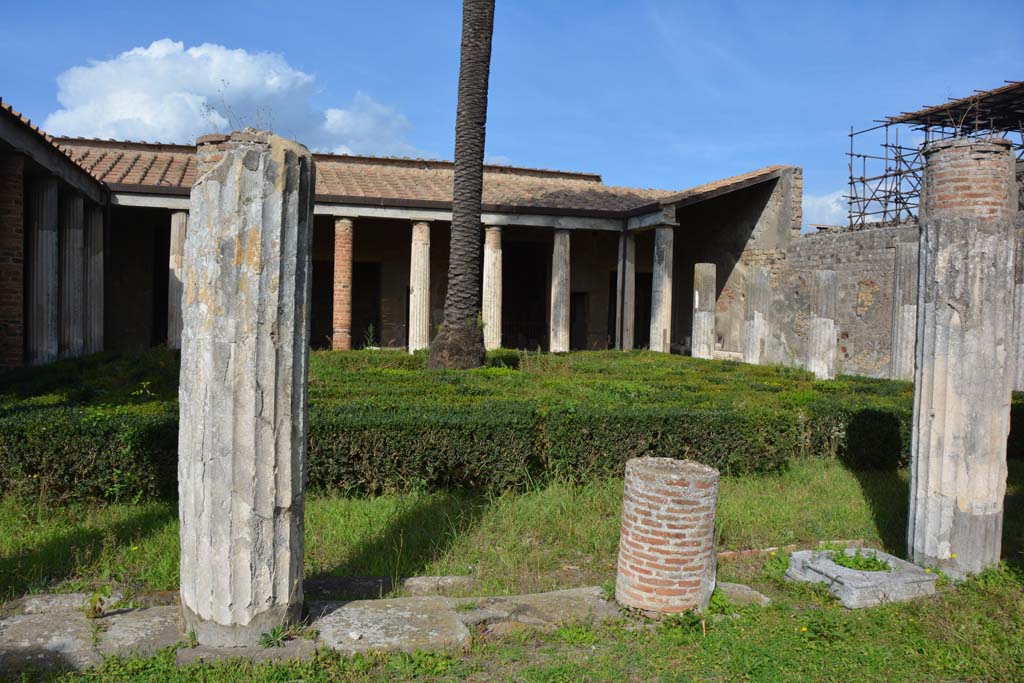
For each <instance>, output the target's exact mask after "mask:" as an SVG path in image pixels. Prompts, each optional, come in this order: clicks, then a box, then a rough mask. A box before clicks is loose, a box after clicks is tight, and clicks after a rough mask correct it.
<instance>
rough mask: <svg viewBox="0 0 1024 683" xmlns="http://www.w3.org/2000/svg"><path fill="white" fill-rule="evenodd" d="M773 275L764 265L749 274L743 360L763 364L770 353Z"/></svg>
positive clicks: (744, 321) (751, 270)
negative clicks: (769, 328) (769, 335)
mask: <svg viewBox="0 0 1024 683" xmlns="http://www.w3.org/2000/svg"><path fill="white" fill-rule="evenodd" d="M771 288H772V285H771V275H770V274H769V273H768V269H767V268H765V267H764V266H754V267H753V268H751V269H750V272H749V273H748V274H747V308H746V311H745V315H744V318H743V362H744V363H752V364H754V365H761V364H762V363H765V362H766V360H767V358H768V355H767V353H766V349H765V345H766V344H767V341H768V307H769V305H770V303H771Z"/></svg>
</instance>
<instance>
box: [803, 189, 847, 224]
mask: <svg viewBox="0 0 1024 683" xmlns="http://www.w3.org/2000/svg"><path fill="white" fill-rule="evenodd" d="M844 194H845V193H844V191H843V190H836V191H835V192H829V193H828V194H822V195H814V194H806V193H805V194H804V203H803V207H804V226H805V228H806V226H809V225H811V224H815V225H846V224H847V223H848V219H849V214H848V213H847V204H846V198H845V197H844V196H843V195H844Z"/></svg>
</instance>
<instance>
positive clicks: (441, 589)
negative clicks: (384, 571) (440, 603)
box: [402, 576, 480, 595]
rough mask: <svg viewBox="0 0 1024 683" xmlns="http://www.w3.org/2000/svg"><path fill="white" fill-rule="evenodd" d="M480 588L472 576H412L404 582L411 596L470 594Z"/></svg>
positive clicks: (404, 587) (403, 584)
mask: <svg viewBox="0 0 1024 683" xmlns="http://www.w3.org/2000/svg"><path fill="white" fill-rule="evenodd" d="M479 587H480V582H479V581H477V580H476V579H475V578H473V577H472V576H412V577H409V578H408V579H403V580H402V589H403V590H405V591H406V592H407V593H409V595H451V594H452V593H468V592H471V591H474V590H476V589H477V588H479Z"/></svg>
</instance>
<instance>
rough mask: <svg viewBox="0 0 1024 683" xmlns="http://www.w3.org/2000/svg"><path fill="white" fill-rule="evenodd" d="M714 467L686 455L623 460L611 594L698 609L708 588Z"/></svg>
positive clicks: (639, 602) (662, 608)
mask: <svg viewBox="0 0 1024 683" xmlns="http://www.w3.org/2000/svg"><path fill="white" fill-rule="evenodd" d="M717 506H718V470H716V469H714V468H713V467H708V466H707V465H702V464H700V463H697V462H693V461H690V460H675V459H672V458H633V459H632V460H630V461H628V462H627V463H626V485H625V490H624V492H623V495H622V534H621V537H620V540H619V565H618V575H617V577H616V581H615V599H616V600H617V601H618V602H619V603H620V604H622V605H625V606H626V607H632V608H634V609H639V610H643V611H645V612H653V613H657V614H668V613H674V612H686V611H688V610H702V609H704V608H705V607H707V605H708V602H709V601H710V600H711V593H712V592H713V591H714V590H715V510H716V508H717Z"/></svg>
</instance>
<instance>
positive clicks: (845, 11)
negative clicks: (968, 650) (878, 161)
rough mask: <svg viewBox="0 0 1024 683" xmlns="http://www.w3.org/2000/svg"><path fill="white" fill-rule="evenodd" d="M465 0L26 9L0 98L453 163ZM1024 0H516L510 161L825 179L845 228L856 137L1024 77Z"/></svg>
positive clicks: (77, 124)
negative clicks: (774, 167)
mask: <svg viewBox="0 0 1024 683" xmlns="http://www.w3.org/2000/svg"><path fill="white" fill-rule="evenodd" d="M460 17H461V4H460V3H459V2H457V1H454V0H427V1H424V0H419V1H418V2H417V1H410V2H399V1H397V0H396V1H393V2H389V1H387V0H378V1H377V2H365V1H362V2H347V1H341V0H333V1H331V2H315V1H307V2H294V3H281V2H274V3H270V2H261V1H256V0H254V1H251V2H248V3H237V4H236V3H230V2H221V1H217V0H207V1H206V2H202V3H195V2H184V1H182V2H166V1H165V2H161V3H148V2H135V3H114V2H103V1H94V2H88V3H80V2H74V3H70V2H69V3H53V2H43V1H39V0H36V1H35V2H31V3H25V2H20V3H12V4H11V6H9V7H7V8H5V9H4V10H3V21H2V22H0V96H2V97H3V98H4V100H5V101H8V102H10V103H11V104H12V105H13V106H15V108H18V109H20V110H21V111H22V112H24V113H25V114H27V115H28V116H30V117H31V118H32V119H33V120H35V121H36V122H38V123H41V124H44V125H45V126H46V127H47V129H48V130H51V132H54V133H66V134H76V135H95V136H100V137H131V138H135V139H139V138H144V139H150V140H153V139H161V140H164V141H172V140H173V141H190V139H191V138H192V137H194V135H196V134H198V133H201V132H203V131H205V130H209V129H211V128H221V129H225V128H229V127H234V126H236V125H240V124H242V125H244V124H263V125H267V126H270V127H273V128H274V129H275V130H277V131H278V132H281V133H283V134H286V135H291V136H294V137H297V138H299V139H300V140H301V141H303V142H305V143H306V144H308V145H310V146H311V147H316V148H319V149H322V150H336V151H342V152H344V151H350V152H356V153H365V154H400V155H407V156H430V157H440V158H450V157H451V153H452V152H451V150H452V146H453V131H454V116H455V92H456V80H457V71H458V49H459V31H460ZM1021 26H1024V2H1019V0H1018V1H1017V2H1011V1H1005V2H984V1H979V2H973V3H971V4H969V5H968V4H966V3H944V2H930V3H924V2H922V3H914V2H904V3H896V2H878V3H849V4H839V3H836V4H832V3H823V2H816V3H798V2H781V3H779V2H777V3H765V2H749V3H734V2H711V3H682V2H663V1H656V0H634V1H633V2H625V1H623V2H602V1H601V0H558V1H557V2H555V1H552V0H547V1H540V0H537V1H533V0H497V12H496V17H495V35H494V52H493V58H492V75H491V89H490V109H489V116H488V131H487V151H488V156H489V158H490V159H491V160H493V161H497V162H504V163H512V164H516V165H523V166H534V167H542V168H560V169H570V170H581V171H591V172H597V173H601V174H602V175H603V177H604V179H605V182H608V183H611V184H616V185H631V186H640V187H660V188H668V189H678V188H683V187H688V186H691V185H695V184H698V183H702V182H705V181H708V180H712V179H715V178H719V177H724V176H728V175H733V174H736V173H742V172H744V171H747V170H751V169H753V168H757V167H760V166H764V165H768V164H775V163H788V164H797V165H801V166H803V167H804V169H805V171H804V177H805V194H806V197H807V200H806V207H805V208H806V210H807V213H808V220H809V221H810V222H816V221H822V222H827V221H828V220H829V219H830V218H834V219H835V220H840V219H841V217H839V216H838V215H836V214H837V212H838V211H841V212H842V214H843V215H845V210H843V209H841V206H840V205H841V203H842V200H841V199H839V198H838V194H839V193H840V192H841V191H842V190H843V188H844V187H845V184H846V178H847V169H846V158H845V156H844V152H845V151H846V149H847V146H848V139H847V133H848V132H849V128H850V126H851V125H854V126H857V127H858V128H861V127H866V126H868V125H870V123H871V121H872V120H873V119H875V118H878V117H880V116H883V115H887V114H895V113H898V112H900V111H905V110H910V109H914V108H917V107H919V106H921V105H925V104H936V103H939V102H941V101H943V100H944V99H945V98H946V97H950V96H953V97H961V96H965V95H967V94H970V93H971V91H972V90H973V89H975V88H978V89H988V88H993V87H997V86H999V85H1001V84H1002V82H1003V81H1004V80H1005V79H1014V80H1024V45H1022V44H1021V42H1020V27H1021Z"/></svg>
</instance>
